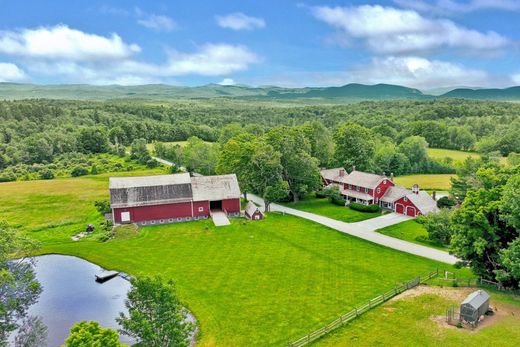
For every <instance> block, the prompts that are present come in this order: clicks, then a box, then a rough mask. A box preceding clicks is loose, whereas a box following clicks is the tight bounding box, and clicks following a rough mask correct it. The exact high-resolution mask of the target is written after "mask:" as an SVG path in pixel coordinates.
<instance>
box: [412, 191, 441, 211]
mask: <svg viewBox="0 0 520 347" xmlns="http://www.w3.org/2000/svg"><path fill="white" fill-rule="evenodd" d="M406 197H407V198H408V199H409V200H410V201H411V202H412V203H413V204H414V205H415V207H417V208H418V209H419V211H421V213H422V214H423V215H426V214H428V213H431V212H438V211H439V208H438V207H437V202H436V201H435V200H433V198H432V197H431V196H430V195H429V194H428V193H426V192H425V191H424V190H421V191H419V193H417V194H415V193H410V194H408V195H406Z"/></svg>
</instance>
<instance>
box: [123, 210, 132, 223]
mask: <svg viewBox="0 0 520 347" xmlns="http://www.w3.org/2000/svg"><path fill="white" fill-rule="evenodd" d="M121 222H130V212H121Z"/></svg>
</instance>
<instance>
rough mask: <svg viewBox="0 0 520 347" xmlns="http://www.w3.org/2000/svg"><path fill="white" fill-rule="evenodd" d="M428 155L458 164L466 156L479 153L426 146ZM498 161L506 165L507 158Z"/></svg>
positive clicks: (473, 155)
mask: <svg viewBox="0 0 520 347" xmlns="http://www.w3.org/2000/svg"><path fill="white" fill-rule="evenodd" d="M427 151H428V156H430V158H433V159H444V158H450V159H452V160H453V161H454V162H455V163H456V164H459V163H461V162H463V161H464V160H466V158H468V157H470V158H473V159H478V158H480V153H477V152H465V151H457V150H454V149H444V148H428V150H427ZM500 163H501V164H502V165H507V158H506V157H501V158H500Z"/></svg>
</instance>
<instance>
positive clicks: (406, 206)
mask: <svg viewBox="0 0 520 347" xmlns="http://www.w3.org/2000/svg"><path fill="white" fill-rule="evenodd" d="M404 198H405V197H404V196H403V197H402V198H401V199H399V200H396V202H395V203H394V206H395V212H397V213H400V214H406V215H408V216H411V217H415V216H417V215H419V214H421V213H420V212H419V209H418V208H417V207H416V206H415V205H414V204H413V203H412V202H411V201H410V199H406V201H404V200H405V199H404Z"/></svg>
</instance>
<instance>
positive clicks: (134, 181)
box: [108, 173, 191, 189]
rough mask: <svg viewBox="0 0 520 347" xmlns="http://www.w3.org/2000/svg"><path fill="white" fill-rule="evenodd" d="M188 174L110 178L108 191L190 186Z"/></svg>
mask: <svg viewBox="0 0 520 347" xmlns="http://www.w3.org/2000/svg"><path fill="white" fill-rule="evenodd" d="M190 183H191V180H190V174H188V173H178V174H172V175H157V176H133V177H110V179H109V184H108V186H109V188H110V189H122V188H135V187H153V186H168V185H176V184H190Z"/></svg>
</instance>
